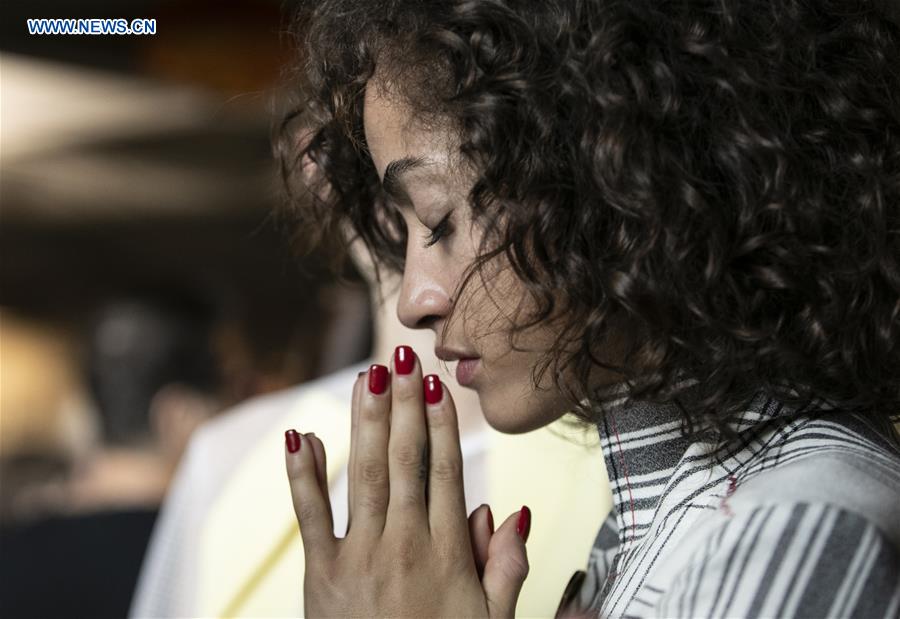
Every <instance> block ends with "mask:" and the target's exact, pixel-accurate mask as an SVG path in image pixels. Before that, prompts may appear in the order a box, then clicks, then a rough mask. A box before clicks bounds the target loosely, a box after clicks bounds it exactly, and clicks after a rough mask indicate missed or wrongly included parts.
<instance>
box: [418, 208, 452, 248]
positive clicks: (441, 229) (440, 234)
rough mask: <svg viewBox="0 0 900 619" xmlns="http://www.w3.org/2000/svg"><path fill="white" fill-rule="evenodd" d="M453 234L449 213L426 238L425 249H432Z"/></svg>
mask: <svg viewBox="0 0 900 619" xmlns="http://www.w3.org/2000/svg"><path fill="white" fill-rule="evenodd" d="M451 232H452V230H451V229H450V213H447V214H446V215H444V218H443V219H442V220H441V221H440V222H439V223H438V225H436V226H435V227H434V228H432V229H431V234H429V235H428V236H427V237H425V247H431V246H432V245H434V244H435V243H437V242H438V241H440V240H441V239H442V238H444V237H445V236H447V235H449V234H450V233H451Z"/></svg>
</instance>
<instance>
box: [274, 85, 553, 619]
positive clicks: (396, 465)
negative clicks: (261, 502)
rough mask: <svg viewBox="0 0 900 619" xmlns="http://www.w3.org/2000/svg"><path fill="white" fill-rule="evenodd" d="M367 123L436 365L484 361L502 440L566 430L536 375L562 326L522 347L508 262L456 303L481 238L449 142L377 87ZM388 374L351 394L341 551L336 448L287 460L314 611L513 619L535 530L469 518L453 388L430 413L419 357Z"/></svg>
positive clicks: (484, 382)
mask: <svg viewBox="0 0 900 619" xmlns="http://www.w3.org/2000/svg"><path fill="white" fill-rule="evenodd" d="M364 124H365V131H366V140H367V143H368V145H369V149H370V153H371V155H372V159H373V161H374V163H375V167H376V169H377V170H378V173H379V176H380V178H381V179H382V182H383V185H387V186H388V187H386V189H388V188H389V189H390V191H389V193H390V194H391V195H392V197H393V204H394V206H396V207H397V208H399V209H400V212H401V213H402V216H403V219H404V221H405V223H406V228H407V238H408V242H407V254H406V265H407V268H406V270H405V271H404V273H403V281H402V286H401V290H400V299H399V302H398V309H397V312H398V316H399V318H400V320H401V322H402V323H403V324H404V325H405V326H407V327H409V328H416V329H422V328H430V329H432V330H434V331H435V333H436V336H437V342H436V344H437V346H436V352H438V356H441V355H442V354H443V355H444V356H446V355H447V354H448V353H449V354H451V355H453V356H457V357H466V358H468V357H477V358H478V359H479V361H478V366H477V370H476V372H475V377H474V380H473V381H472V384H471V387H473V388H474V389H475V391H476V392H477V393H478V397H479V400H480V402H481V407H482V410H483V412H484V415H485V418H486V420H487V421H488V423H489V424H490V425H492V426H493V427H494V428H496V429H498V430H500V431H503V432H507V433H519V432H527V431H530V430H533V429H536V428H539V427H542V426H544V425H547V424H549V423H551V422H553V421H555V420H556V419H558V418H559V417H560V416H561V415H562V414H563V413H564V412H565V411H566V407H565V404H564V400H563V398H562V396H561V394H559V393H558V392H557V391H556V390H555V389H553V388H552V381H551V378H550V377H548V378H547V379H546V384H542V385H539V386H538V388H537V389H535V385H534V384H533V382H532V372H531V369H532V368H533V367H534V364H535V363H536V362H537V361H538V359H539V358H540V357H541V355H542V353H543V352H544V351H545V350H547V349H548V348H549V346H550V344H551V343H552V342H553V341H554V338H555V334H554V330H553V326H552V323H551V324H544V325H541V327H539V328H534V329H530V330H529V331H527V332H524V333H522V334H521V335H520V337H519V338H518V339H517V340H514V341H513V344H514V346H511V345H510V340H509V335H508V334H509V332H510V327H511V326H512V325H513V324H514V323H515V316H516V311H517V310H518V309H519V308H521V307H523V306H524V307H525V309H526V310H527V309H528V306H527V300H526V297H525V296H524V294H523V289H522V287H521V285H520V284H519V283H518V281H517V280H516V279H515V277H514V276H513V275H512V273H511V272H510V271H509V269H507V268H505V267H504V265H503V264H499V263H498V264H492V265H490V269H489V272H488V278H486V279H487V281H488V282H489V283H488V284H487V285H479V284H480V280H477V279H476V280H474V283H475V285H470V286H467V287H466V288H465V289H464V290H463V292H462V293H460V285H461V282H462V281H463V278H464V274H465V271H466V268H467V267H468V266H469V265H470V264H471V263H472V261H473V260H474V258H475V256H476V255H477V248H478V247H479V243H480V242H481V231H480V230H479V227H478V226H477V224H476V223H475V222H473V220H472V217H471V213H470V210H469V207H468V201H467V199H466V197H467V194H468V188H469V186H470V184H471V177H470V175H468V174H466V172H465V167H464V166H463V165H461V163H460V162H459V161H458V160H457V159H456V158H455V156H454V153H456V152H458V147H457V144H456V143H455V142H454V141H453V139H452V136H451V134H450V132H449V131H442V130H440V129H437V130H435V129H434V128H433V127H432V128H426V127H424V126H422V125H420V124H417V123H416V122H415V119H414V115H413V114H412V113H411V111H410V110H409V108H408V107H407V106H405V105H404V103H403V102H402V100H400V99H398V98H396V97H393V96H392V95H391V93H390V91H389V89H387V88H384V87H383V86H380V85H379V84H378V83H377V82H375V83H370V84H369V87H368V88H367V91H366V99H365V114H364ZM410 158H411V159H412V160H415V161H416V162H417V165H415V166H411V167H410V166H407V167H406V170H405V171H403V172H402V173H401V174H390V175H389V176H393V178H391V179H390V181H389V182H388V183H385V175H386V174H387V173H388V170H389V169H390V168H391V166H392V162H395V161H399V160H404V159H410ZM395 168H396V166H395ZM395 172H396V170H395ZM448 212H451V215H450V220H449V221H450V229H451V230H452V232H451V233H450V234H448V235H446V236H445V237H444V238H442V239H441V240H440V241H438V242H436V243H434V244H430V246H428V247H426V246H425V245H426V243H425V242H424V239H425V238H426V237H427V236H429V235H431V234H432V230H433V229H434V228H435V227H436V226H437V225H438V223H439V222H440V220H441V219H443V218H444V216H445V215H446V214H447V213H448ZM513 348H515V349H513ZM517 349H520V350H517ZM390 369H391V374H390V380H389V386H388V388H387V390H386V391H385V392H384V393H382V394H375V393H373V392H372V391H371V390H370V389H369V388H368V377H367V376H366V374H365V373H363V374H361V375H360V377H359V378H358V379H357V382H356V384H355V386H354V392H353V403H352V436H351V450H350V461H349V471H348V473H349V482H350V484H349V485H350V496H349V512H350V522H349V525H348V530H347V534H346V535H345V536H344V537H343V538H337V537H335V536H334V533H333V531H334V527H333V521H332V510H331V504H330V500H329V495H328V481H327V479H326V477H325V471H326V470H327V469H326V456H325V447H324V445H323V444H322V442H321V441H320V440H319V439H318V438H317V437H315V436H314V435H312V434H309V435H301V443H300V449H299V450H298V451H296V452H295V453H290V452H289V451H288V450H287V448H285V458H286V463H287V472H288V478H289V480H290V487H291V494H292V498H293V504H294V509H295V512H296V515H297V519H298V522H299V524H300V532H301V535H302V538H303V547H304V553H305V557H306V559H305V560H306V572H305V578H304V600H305V605H306V608H305V613H306V615H307V616H312V617H317V616H329V617H337V616H342V617H343V616H354V617H355V616H391V617H486V616H489V617H513V616H514V615H515V608H516V601H517V599H518V596H519V592H520V591H521V588H522V584H523V582H524V580H525V578H526V576H527V575H528V569H529V567H528V558H527V553H526V548H525V542H526V540H527V532H523V531H521V529H520V528H519V527H518V526H517V525H518V523H519V519H520V514H521V513H522V512H516V513H513V514H510V515H509V516H508V517H507V518H506V519H505V521H503V522H502V523H501V524H500V526H499V527H497V528H496V530H494V527H493V523H492V520H493V518H492V516H491V515H490V508H489V507H488V506H482V507H480V508H479V509H477V510H475V511H474V512H473V513H472V514H471V515H470V516H469V517H468V518H467V516H466V512H465V509H466V508H465V498H464V492H463V475H462V466H463V463H462V455H461V451H460V440H459V421H458V417H457V413H456V407H455V404H454V401H453V397H452V395H451V394H450V392H449V390H448V389H447V387H446V385H444V386H443V397H442V399H441V400H440V401H439V402H438V403H435V404H426V403H425V400H424V394H423V386H422V385H423V383H422V380H423V377H422V370H421V363H420V361H419V360H418V357H416V363H415V367H414V369H413V371H412V373H411V374H409V375H400V374H398V373H397V372H395V371H393V370H394V367H393V364H391V366H390ZM370 372H371V370H370ZM425 463H427V466H425ZM426 487H427V492H426ZM523 509H524V508H523Z"/></svg>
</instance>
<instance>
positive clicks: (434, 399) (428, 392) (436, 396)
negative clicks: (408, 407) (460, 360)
mask: <svg viewBox="0 0 900 619" xmlns="http://www.w3.org/2000/svg"><path fill="white" fill-rule="evenodd" d="M422 382H423V383H424V384H425V401H426V402H428V403H429V404H437V403H438V402H440V401H441V398H442V397H444V388H443V387H442V386H441V379H440V378H438V377H437V376H436V375H434V374H429V375H428V376H426V377H425V378H423V379H422Z"/></svg>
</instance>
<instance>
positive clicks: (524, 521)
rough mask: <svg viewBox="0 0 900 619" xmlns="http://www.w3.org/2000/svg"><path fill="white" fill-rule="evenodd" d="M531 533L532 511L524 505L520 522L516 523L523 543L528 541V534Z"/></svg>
mask: <svg viewBox="0 0 900 619" xmlns="http://www.w3.org/2000/svg"><path fill="white" fill-rule="evenodd" d="M530 532H531V510H530V509H528V506H527V505H523V506H522V509H521V510H519V521H518V522H517V523H516V533H518V534H519V537H521V538H522V541H523V542H527V541H528V534H529V533H530Z"/></svg>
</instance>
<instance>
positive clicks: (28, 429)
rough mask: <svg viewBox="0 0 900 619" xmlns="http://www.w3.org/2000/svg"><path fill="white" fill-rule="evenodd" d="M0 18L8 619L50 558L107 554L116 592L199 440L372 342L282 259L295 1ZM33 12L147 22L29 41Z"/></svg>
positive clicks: (356, 317)
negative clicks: (279, 156) (118, 31)
mask: <svg viewBox="0 0 900 619" xmlns="http://www.w3.org/2000/svg"><path fill="white" fill-rule="evenodd" d="M0 11H2V13H0V15H2V17H0V614H2V615H3V616H4V617H12V616H19V615H21V614H22V613H24V612H25V611H23V610H22V608H23V604H25V602H26V601H28V600H29V596H32V597H34V596H37V597H40V596H41V595H43V596H46V594H47V592H48V591H52V590H53V587H54V586H63V585H62V584H60V583H56V585H54V583H52V582H48V580H47V579H48V578H49V576H47V575H46V569H44V577H43V578H40V579H38V580H37V582H35V573H36V572H35V570H37V569H40V566H41V565H42V564H43V565H46V562H49V561H53V560H58V558H59V556H61V555H62V554H65V553H69V555H68V556H69V557H75V558H76V560H77V559H78V557H88V556H90V555H91V553H94V554H96V553H97V549H98V548H102V549H103V553H105V555H108V556H106V558H107V559H109V558H110V557H113V558H114V559H115V561H116V562H114V563H111V564H114V565H115V566H116V569H115V570H114V573H111V574H107V575H106V577H108V578H113V579H114V580H113V581H112V582H111V583H110V590H111V591H115V590H121V591H123V592H124V593H123V595H126V596H128V595H130V591H131V586H129V583H131V585H133V581H134V579H135V578H136V575H137V569H138V567H139V564H140V558H141V556H142V554H143V549H144V546H145V544H146V540H147V537H148V536H149V533H150V530H151V528H152V523H153V519H154V518H155V516H156V512H157V509H158V507H159V504H160V501H161V500H162V498H163V495H164V493H165V489H166V486H167V484H168V482H169V479H170V477H171V474H172V472H173V471H174V469H175V467H176V466H177V462H178V459H179V457H180V456H181V453H182V451H183V449H184V446H185V445H186V443H187V440H188V437H189V436H190V433H191V432H192V431H193V429H194V428H195V427H196V426H197V425H198V424H200V423H202V422H203V421H204V420H205V419H208V418H209V417H210V416H213V415H216V414H217V413H219V412H220V411H222V410H223V409H226V408H228V407H230V406H233V405H234V404H236V403H238V402H241V401H242V400H245V399H247V398H249V397H252V396H255V395H259V394H263V393H267V392H270V391H273V390H276V389H279V388H283V387H285V386H288V385H293V384H297V383H300V382H303V381H306V380H309V379H311V378H314V377H316V376H319V375H322V374H326V373H329V372H331V371H333V370H335V369H337V368H340V367H343V366H346V365H348V364H350V363H352V362H355V361H357V360H360V359H363V358H365V356H366V355H367V353H368V350H369V338H370V334H369V333H368V306H367V302H368V301H367V299H368V296H367V294H366V293H365V291H364V289H363V288H362V287H361V286H360V285H356V286H354V285H338V284H336V283H334V282H332V281H331V280H330V279H329V278H328V277H327V276H326V274H325V269H324V268H323V264H324V262H325V260H326V259H327V256H311V257H308V258H305V259H303V260H302V261H301V260H299V259H297V258H296V257H295V254H294V252H292V250H291V247H290V243H289V241H288V235H287V231H285V230H283V229H279V226H278V225H277V224H276V222H275V220H274V219H273V217H272V211H273V209H274V208H275V207H276V206H277V205H278V203H279V201H280V200H281V194H280V187H279V184H278V181H277V176H276V173H275V169H274V163H273V160H272V155H271V146H270V133H271V131H270V127H271V126H272V123H273V112H272V110H273V109H275V108H277V102H275V103H273V101H275V99H277V97H275V95H274V93H275V92H277V91H278V88H279V79H280V78H279V76H280V72H281V71H282V68H283V67H284V66H285V64H286V63H289V62H290V61H291V60H292V54H293V50H292V49H291V47H290V39H289V38H288V37H287V36H286V35H285V34H284V31H285V29H286V26H287V20H288V18H289V15H290V11H291V6H290V3H278V2H268V1H265V0H257V1H249V0H242V1H230V2H219V1H217V2H213V1H207V0H202V1H181V2H173V1H169V2H162V1H133V2H129V3H127V4H125V3H121V2H113V1H112V0H105V1H100V0H89V1H86V2H84V1H83V2H78V3H74V2H62V1H54V2H47V1H43V2H24V1H22V2H16V1H11V0H7V1H6V2H4V3H2V5H0ZM40 17H48V18H79V17H80V18H96V17H100V18H126V19H131V18H136V17H143V18H154V19H156V20H157V34H156V35H153V36H32V35H29V34H28V32H27V29H26V19H28V18H40ZM348 275H349V276H350V278H351V280H352V279H353V274H348ZM112 533H115V535H114V536H113V537H110V535H111V534H112ZM111 539H115V540H116V541H115V542H114V543H110V541H109V540H111ZM79 553H82V554H79ZM107 563H109V561H107ZM98 565H99V562H98V561H93V562H89V561H88V562H86V563H84V564H83V566H82V569H83V570H84V573H85V574H86V573H87V572H89V571H90V570H95V569H101V570H102V569H104V568H103V567H102V566H100V567H98ZM105 569H108V568H105ZM74 572H75V573H77V572H79V570H74ZM76 580H77V577H76ZM115 583H118V584H115ZM29 603H31V604H33V601H31V602H29ZM116 603H119V604H121V602H117V601H116V600H110V604H116ZM125 604H127V600H126V601H125ZM32 608H33V607H32ZM73 610H74V609H73ZM33 614H40V613H38V612H37V611H34V613H33ZM76 614H79V613H76ZM113 614H115V613H113ZM81 616H85V615H83V614H82V615H81Z"/></svg>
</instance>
